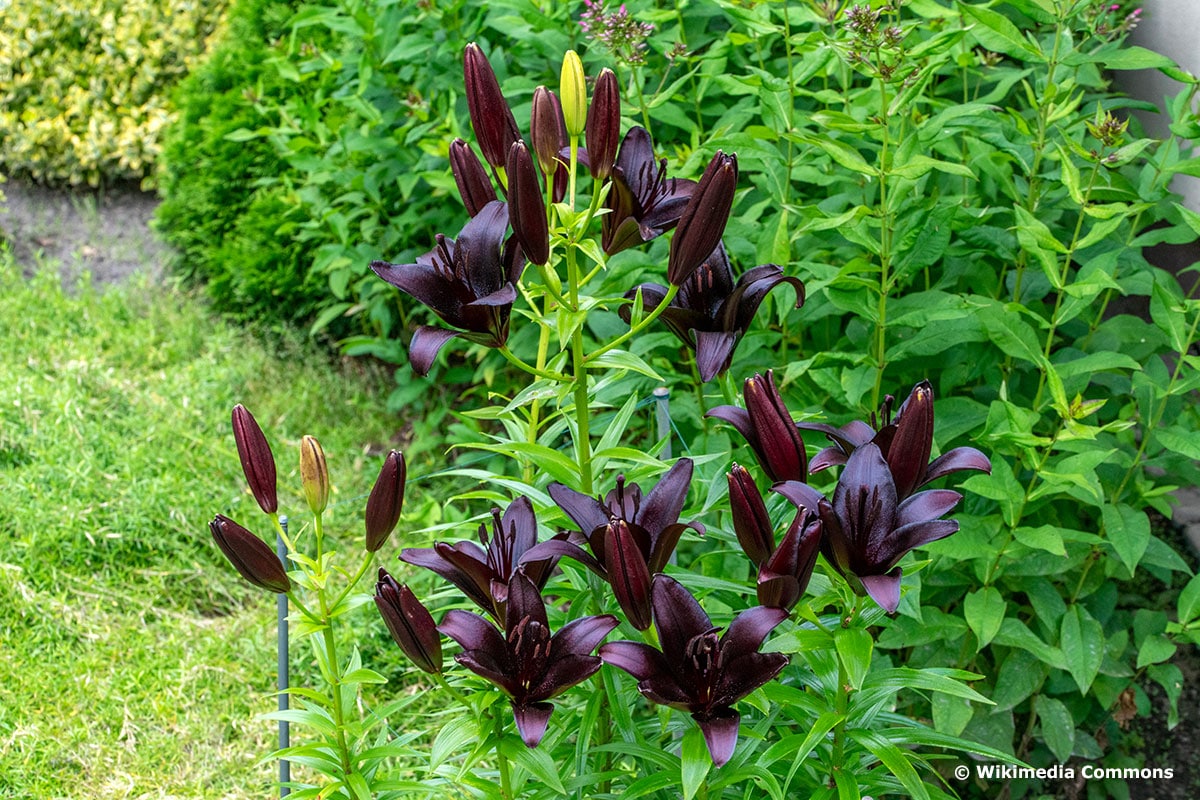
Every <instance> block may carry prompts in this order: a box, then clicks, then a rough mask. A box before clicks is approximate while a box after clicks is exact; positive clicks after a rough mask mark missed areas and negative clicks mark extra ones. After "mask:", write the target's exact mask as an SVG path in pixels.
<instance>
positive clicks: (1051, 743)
mask: <svg viewBox="0 0 1200 800" xmlns="http://www.w3.org/2000/svg"><path fill="white" fill-rule="evenodd" d="M1034 708H1035V709H1036V710H1037V715H1038V719H1040V720H1041V721H1042V739H1043V740H1045V742H1046V746H1047V747H1049V748H1050V752H1051V753H1054V757H1055V758H1057V759H1058V760H1059V761H1062V762H1065V761H1066V760H1067V759H1068V758H1070V757H1071V751H1073V750H1074V749H1075V720H1074V719H1072V717H1071V712H1070V711H1068V710H1067V707H1066V706H1065V705H1063V704H1062V701H1060V700H1055V699H1054V698H1053V697H1047V696H1046V695H1044V694H1039V695H1038V696H1037V699H1036V700H1034Z"/></svg>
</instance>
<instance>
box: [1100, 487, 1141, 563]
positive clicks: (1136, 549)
mask: <svg viewBox="0 0 1200 800" xmlns="http://www.w3.org/2000/svg"><path fill="white" fill-rule="evenodd" d="M1102 513H1103V517H1104V530H1105V533H1106V535H1107V537H1108V542H1109V544H1111V545H1112V547H1113V549H1114V550H1116V551H1117V555H1118V556H1119V557H1120V559H1121V563H1123V564H1124V565H1125V567H1126V568H1127V569H1128V570H1129V571H1130V572H1131V573H1132V572H1133V571H1134V570H1135V569H1136V568H1137V565H1138V563H1139V562H1140V561H1141V560H1142V555H1143V554H1144V553H1145V552H1146V547H1147V545H1149V544H1150V518H1149V517H1147V516H1146V513H1145V512H1144V511H1138V510H1137V509H1135V508H1131V507H1129V506H1127V505H1124V504H1121V505H1117V506H1113V505H1105V506H1104V508H1103V509H1102Z"/></svg>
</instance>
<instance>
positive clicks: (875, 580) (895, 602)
mask: <svg viewBox="0 0 1200 800" xmlns="http://www.w3.org/2000/svg"><path fill="white" fill-rule="evenodd" d="M955 527H958V523H955ZM900 574H901V573H900V568H899V567H896V568H895V569H893V570H892V571H891V572H889V573H888V574H887V575H860V576H859V580H861V581H862V585H863V588H864V589H866V590H867V594H869V595H870V596H871V599H873V600H874V601H875V602H876V603H879V605H880V606H882V607H883V610H884V611H886V612H888V613H889V614H895V613H896V609H897V608H898V607H899V606H900Z"/></svg>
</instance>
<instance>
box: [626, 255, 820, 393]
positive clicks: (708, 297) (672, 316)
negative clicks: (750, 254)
mask: <svg viewBox="0 0 1200 800" xmlns="http://www.w3.org/2000/svg"><path fill="white" fill-rule="evenodd" d="M781 283H790V284H791V285H792V287H793V288H794V289H795V290H796V308H800V307H801V306H802V305H804V283H803V282H802V281H801V280H800V279H799V278H791V277H788V276H786V275H784V274H783V270H782V269H781V268H780V267H779V266H777V265H775V264H763V265H762V266H758V267H755V268H753V269H751V270H747V271H746V272H744V273H743V274H742V276H741V277H740V278H738V280H737V283H736V284H735V283H734V280H733V270H732V269H731V268H730V266H729V256H728V255H727V254H726V253H725V246H724V245H723V244H718V245H717V248H716V249H715V250H713V251H712V254H711V255H709V257H708V258H707V259H705V261H704V263H703V264H701V265H700V266H699V267H697V268H696V270H695V271H693V272H692V274H691V275H689V276H688V277H687V278H686V279H685V280H684V282H683V283H682V284H680V286H679V292H678V294H676V295H675V297H674V299H672V300H671V304H670V305H669V306H667V308H666V309H665V310H664V311H663V312H662V316H661V317H660V319H661V320H662V321H663V323H664V324H665V325H666V326H667V327H668V328H669V329H670V330H671V332H672V333H673V334H675V336H676V337H678V338H679V340H680V341H681V342H683V343H684V344H685V345H687V346H688V347H690V348H691V349H692V351H693V352H695V354H696V366H697V367H698V368H699V371H700V380H702V381H704V382H705V383H707V382H708V381H710V380H712V379H713V378H715V377H717V376H718V375H720V374H721V373H723V372H725V371H726V370H728V369H729V366H730V364H731V363H732V362H733V351H734V349H735V348H736V347H737V346H738V342H740V341H741V340H742V337H743V336H745V335H746V331H747V330H749V328H750V323H751V322H753V321H754V315H755V314H756V313H757V312H758V307H759V305H761V304H762V301H763V300H764V299H765V298H766V296H767V295H768V294H769V293H770V291H771V290H772V289H774V288H775V287H776V286H778V285H779V284H781ZM639 291H640V292H641V295H642V308H643V309H644V310H645V311H646V312H650V311H653V310H654V309H655V308H658V306H659V305H660V304H661V303H662V301H663V298H665V297H666V296H667V287H665V286H661V285H659V284H657V283H643V284H642V285H641V286H638V287H637V288H635V289H631V290H630V291H628V292H626V293H625V297H626V298H627V299H630V300H634V299H636V298H637V295H638V292H639ZM620 313H621V316H622V317H623V318H624V319H625V321H626V322H629V321H630V319H631V317H632V314H631V309H630V307H629V306H622V307H621V309H620Z"/></svg>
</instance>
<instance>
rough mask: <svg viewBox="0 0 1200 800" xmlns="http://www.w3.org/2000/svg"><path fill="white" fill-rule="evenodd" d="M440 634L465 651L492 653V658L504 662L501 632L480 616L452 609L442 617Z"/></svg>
mask: <svg viewBox="0 0 1200 800" xmlns="http://www.w3.org/2000/svg"><path fill="white" fill-rule="evenodd" d="M437 629H438V632H439V633H441V634H442V635H443V636H447V637H449V638H451V639H453V640H454V641H456V642H458V643H459V645H461V646H462V649H463V650H464V651H468V652H469V651H472V650H480V651H483V652H486V653H491V654H492V658H493V659H495V660H496V661H497V662H502V661H503V657H504V653H505V648H504V637H503V635H502V634H501V633H500V630H499V629H498V628H497V627H496V626H495V625H493V624H492V623H490V622H488V621H487V620H486V619H484V618H483V617H481V616H479V615H478V614H472V613H471V612H470V611H463V610H461V609H458V608H452V609H450V610H449V611H447V612H446V616H444V617H442V624H441V625H438V627H437Z"/></svg>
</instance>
